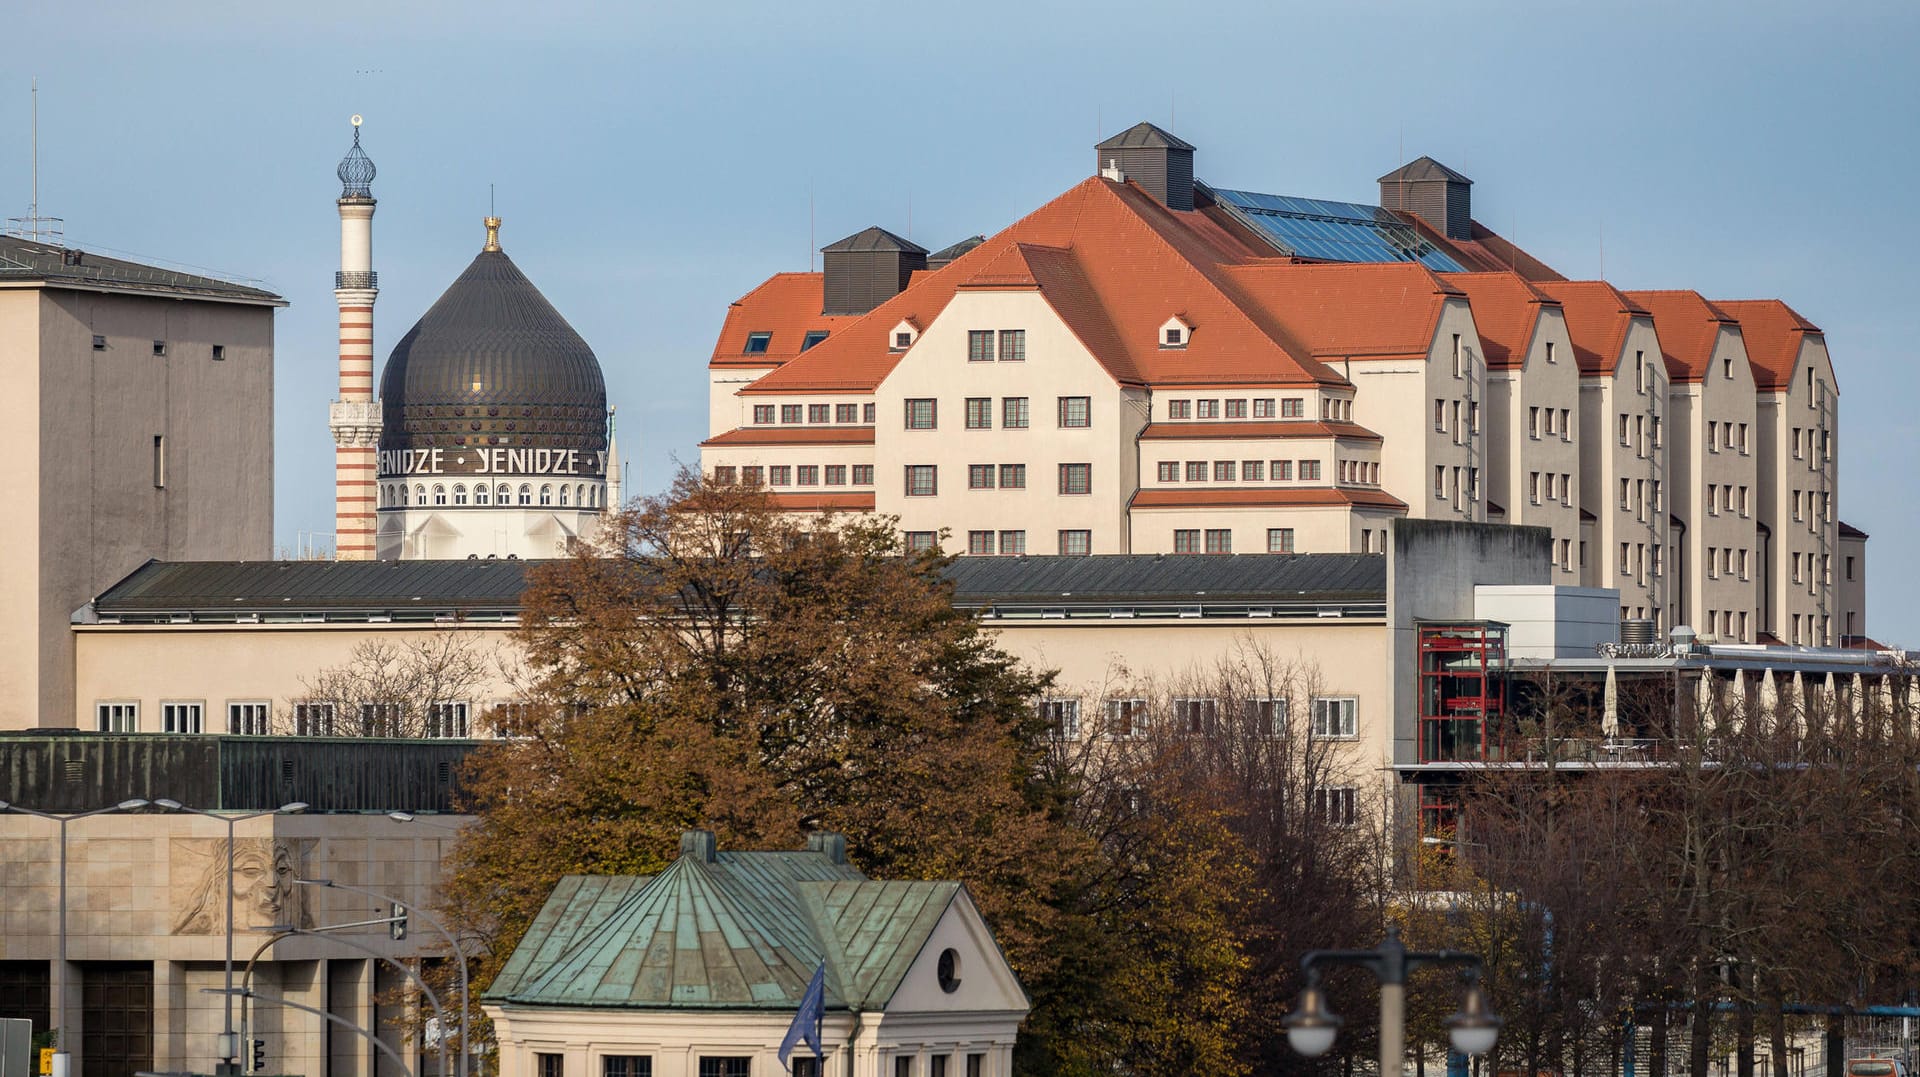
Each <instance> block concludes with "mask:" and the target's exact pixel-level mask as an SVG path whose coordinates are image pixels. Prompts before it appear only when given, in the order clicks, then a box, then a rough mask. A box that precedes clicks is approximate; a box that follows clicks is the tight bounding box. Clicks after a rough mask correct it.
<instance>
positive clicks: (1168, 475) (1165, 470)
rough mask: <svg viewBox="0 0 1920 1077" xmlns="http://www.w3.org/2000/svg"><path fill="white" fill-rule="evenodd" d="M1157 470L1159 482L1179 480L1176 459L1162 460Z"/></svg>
mask: <svg viewBox="0 0 1920 1077" xmlns="http://www.w3.org/2000/svg"><path fill="white" fill-rule="evenodd" d="M1157 470H1158V474H1159V478H1160V481H1161V482H1179V481H1180V461H1178V460H1162V461H1160V465H1159V468H1158V469H1157Z"/></svg>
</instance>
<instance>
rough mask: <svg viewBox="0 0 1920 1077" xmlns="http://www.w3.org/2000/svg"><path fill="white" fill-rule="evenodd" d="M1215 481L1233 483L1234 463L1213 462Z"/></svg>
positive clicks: (1229, 461) (1226, 461)
mask: <svg viewBox="0 0 1920 1077" xmlns="http://www.w3.org/2000/svg"><path fill="white" fill-rule="evenodd" d="M1213 481H1214V482H1232V481H1233V461H1231V460H1215V461H1214V462H1213Z"/></svg>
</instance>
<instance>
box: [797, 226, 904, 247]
mask: <svg viewBox="0 0 1920 1077" xmlns="http://www.w3.org/2000/svg"><path fill="white" fill-rule="evenodd" d="M820 250H821V251H822V252H823V253H825V252H829V251H831V252H833V253H835V254H839V253H842V252H847V251H906V252H907V253H908V254H925V253H927V249H926V248H925V247H922V246H921V245H920V244H918V243H915V242H914V241H913V240H911V239H905V238H902V237H900V236H896V235H894V234H893V233H892V232H889V231H887V230H886V229H884V228H881V227H878V226H875V227H871V228H863V229H861V230H860V231H858V232H855V233H854V234H852V235H850V236H848V237H847V238H845V239H842V240H837V241H835V242H833V243H829V244H827V245H826V246H824V247H822V248H820Z"/></svg>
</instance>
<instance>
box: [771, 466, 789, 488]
mask: <svg viewBox="0 0 1920 1077" xmlns="http://www.w3.org/2000/svg"><path fill="white" fill-rule="evenodd" d="M767 485H768V486H792V485H793V465H792V464H770V465H768V466H767Z"/></svg>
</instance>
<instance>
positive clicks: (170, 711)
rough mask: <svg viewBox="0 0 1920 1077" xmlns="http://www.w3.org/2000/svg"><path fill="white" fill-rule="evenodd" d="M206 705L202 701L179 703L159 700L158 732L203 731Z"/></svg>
mask: <svg viewBox="0 0 1920 1077" xmlns="http://www.w3.org/2000/svg"><path fill="white" fill-rule="evenodd" d="M206 711H207V705H206V704H204V703H181V702H168V701H165V700H163V701H161V703H160V732H162V733H203V732H205V731H206V729H205V717H206Z"/></svg>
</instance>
